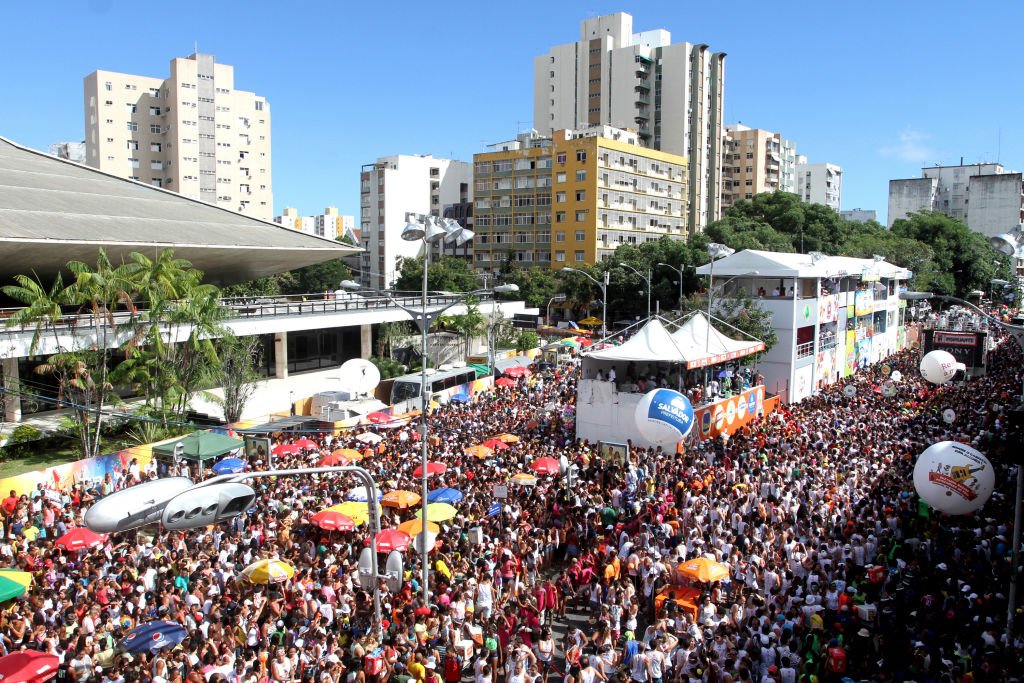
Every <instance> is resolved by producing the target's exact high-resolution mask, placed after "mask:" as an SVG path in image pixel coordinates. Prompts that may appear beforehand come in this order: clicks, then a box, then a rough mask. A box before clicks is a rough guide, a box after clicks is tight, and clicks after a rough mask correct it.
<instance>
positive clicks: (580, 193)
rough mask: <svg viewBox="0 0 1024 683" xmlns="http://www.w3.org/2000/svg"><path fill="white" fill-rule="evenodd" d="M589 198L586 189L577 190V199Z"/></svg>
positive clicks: (579, 200)
mask: <svg viewBox="0 0 1024 683" xmlns="http://www.w3.org/2000/svg"><path fill="white" fill-rule="evenodd" d="M586 200H587V191H586V190H576V201H578V202H583V201H586Z"/></svg>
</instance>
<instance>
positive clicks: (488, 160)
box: [473, 126, 689, 271]
mask: <svg viewBox="0 0 1024 683" xmlns="http://www.w3.org/2000/svg"><path fill="white" fill-rule="evenodd" d="M638 143H639V139H638V137H637V134H636V133H635V132H630V131H622V130H618V129H615V128H611V127H608V126H593V127H590V128H587V129H584V130H559V131H555V133H554V135H553V136H552V137H550V138H549V137H545V136H541V135H540V134H538V133H536V132H533V133H527V134H523V135H520V136H519V137H518V139H517V140H514V141H510V142H504V143H500V144H498V145H492V146H491V148H490V149H491V150H492V151H489V152H484V153H481V154H476V155H474V156H473V170H474V176H473V181H474V187H473V193H474V197H475V199H474V205H473V214H474V221H475V223H474V230H475V231H476V237H475V238H474V239H473V265H474V266H475V267H476V269H477V270H479V271H497V270H500V269H501V268H502V266H503V265H504V262H506V261H512V262H514V263H515V264H516V265H519V266H544V267H551V268H562V267H563V266H567V265H570V266H571V265H579V264H593V263H597V262H598V261H600V260H602V259H604V258H606V257H609V256H611V254H612V253H613V252H614V251H615V249H616V248H617V247H618V246H619V245H622V244H640V243H643V242H647V241H650V240H657V239H660V238H661V237H663V236H666V235H667V236H669V237H672V238H675V239H685V238H686V235H687V229H686V225H687V201H688V196H689V195H688V192H687V182H688V174H687V165H686V159H685V158H683V157H681V156H678V155H675V154H670V153H668V152H662V151H658V150H653V149H650V148H647V147H642V146H640V145H639V144H638Z"/></svg>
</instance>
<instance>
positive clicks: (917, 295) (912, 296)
mask: <svg viewBox="0 0 1024 683" xmlns="http://www.w3.org/2000/svg"><path fill="white" fill-rule="evenodd" d="M934 296H935V295H934V294H932V293H931V292H900V298H901V299H904V300H906V301H920V300H922V299H931V298H933V297H934Z"/></svg>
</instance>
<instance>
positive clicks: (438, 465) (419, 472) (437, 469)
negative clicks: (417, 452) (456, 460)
mask: <svg viewBox="0 0 1024 683" xmlns="http://www.w3.org/2000/svg"><path fill="white" fill-rule="evenodd" d="M447 471H448V465H445V464H444V463H443V462H428V463H427V475H428V476H429V475H431V474H444V473H445V472H447ZM412 476H414V477H422V476H423V465H420V466H419V467H417V468H416V469H414V470H413V471H412Z"/></svg>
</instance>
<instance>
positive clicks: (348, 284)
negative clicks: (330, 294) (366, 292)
mask: <svg viewBox="0 0 1024 683" xmlns="http://www.w3.org/2000/svg"><path fill="white" fill-rule="evenodd" d="M339 287H341V289H347V290H349V291H352V290H356V289H361V288H362V287H361V286H360V284H359V283H358V282H356V281H355V280H342V281H341V284H340V285H339Z"/></svg>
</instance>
